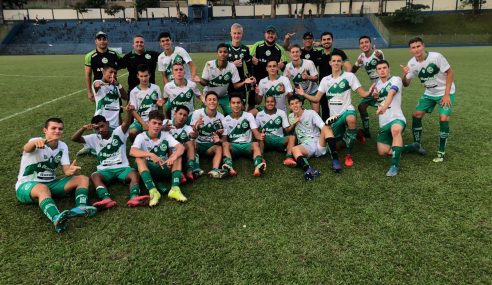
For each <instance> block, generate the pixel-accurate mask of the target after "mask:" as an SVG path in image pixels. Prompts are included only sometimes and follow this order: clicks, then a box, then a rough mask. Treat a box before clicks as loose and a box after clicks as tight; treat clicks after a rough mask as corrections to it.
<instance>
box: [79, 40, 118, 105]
mask: <svg viewBox="0 0 492 285" xmlns="http://www.w3.org/2000/svg"><path fill="white" fill-rule="evenodd" d="M95 43H96V49H94V50H91V51H90V52H88V53H87V54H86V55H85V60H84V65H85V68H84V73H85V86H86V88H87V97H88V98H89V100H90V101H94V92H93V90H92V81H93V80H98V79H101V78H102V77H103V67H104V66H105V65H111V66H114V67H117V66H118V61H119V60H120V58H121V55H120V54H119V53H117V52H115V51H113V50H110V49H109V48H108V35H107V34H106V33H105V32H102V31H99V32H98V33H97V34H96V40H95ZM92 75H94V78H92Z"/></svg>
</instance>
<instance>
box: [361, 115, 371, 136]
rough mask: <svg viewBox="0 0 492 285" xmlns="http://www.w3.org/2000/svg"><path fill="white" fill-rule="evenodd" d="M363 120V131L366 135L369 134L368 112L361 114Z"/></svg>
mask: <svg viewBox="0 0 492 285" xmlns="http://www.w3.org/2000/svg"><path fill="white" fill-rule="evenodd" d="M360 117H361V118H362V130H363V131H364V134H369V113H368V112H367V111H365V112H363V113H360Z"/></svg>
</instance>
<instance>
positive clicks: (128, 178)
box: [72, 105, 150, 209]
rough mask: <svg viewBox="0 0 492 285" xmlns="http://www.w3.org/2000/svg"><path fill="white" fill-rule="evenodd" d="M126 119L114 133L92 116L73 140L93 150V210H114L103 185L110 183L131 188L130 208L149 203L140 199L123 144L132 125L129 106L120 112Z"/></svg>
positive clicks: (145, 197) (136, 181)
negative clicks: (86, 133) (95, 163)
mask: <svg viewBox="0 0 492 285" xmlns="http://www.w3.org/2000/svg"><path fill="white" fill-rule="evenodd" d="M123 110H124V111H125V113H126V117H125V119H124V121H123V123H122V124H121V126H119V127H117V128H116V129H115V130H113V131H111V129H110V128H109V123H108V121H106V118H104V117H103V116H101V115H98V116H94V117H93V118H92V120H91V123H90V124H88V125H85V126H83V127H82V128H80V129H79V130H78V131H77V132H75V134H73V136H72V140H73V141H74V142H79V143H85V144H87V145H88V146H89V147H91V148H93V149H95V150H96V156H97V171H96V172H94V173H92V175H91V180H92V183H94V186H95V187H96V193H97V196H98V197H99V199H101V201H99V202H96V203H94V204H93V206H95V207H97V208H99V209H109V208H112V207H114V206H116V201H114V200H112V199H111V196H110V195H109V192H108V189H107V187H106V185H107V184H108V183H111V182H112V181H113V180H119V181H121V182H122V183H125V184H126V183H129V184H130V200H129V201H128V202H127V204H126V205H127V206H129V207H137V206H145V205H148V203H149V198H150V197H149V195H142V196H141V195H140V187H139V185H138V182H139V179H140V177H139V175H138V172H137V171H135V169H133V168H131V167H130V164H129V163H128V158H127V156H126V141H127V139H128V127H129V126H130V123H131V122H132V116H131V115H130V113H131V112H132V111H134V110H135V108H134V107H133V106H132V105H128V106H126V107H124V108H123ZM92 129H94V130H96V133H95V134H90V135H86V136H82V135H83V134H84V132H85V131H86V130H92Z"/></svg>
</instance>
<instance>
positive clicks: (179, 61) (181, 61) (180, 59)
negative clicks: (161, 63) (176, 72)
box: [174, 56, 183, 63]
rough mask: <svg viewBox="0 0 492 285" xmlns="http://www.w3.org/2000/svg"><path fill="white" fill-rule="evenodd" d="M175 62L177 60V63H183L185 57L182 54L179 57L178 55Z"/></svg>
mask: <svg viewBox="0 0 492 285" xmlns="http://www.w3.org/2000/svg"><path fill="white" fill-rule="evenodd" d="M174 62H176V63H183V59H182V58H181V57H180V56H178V57H176V59H175V60H174Z"/></svg>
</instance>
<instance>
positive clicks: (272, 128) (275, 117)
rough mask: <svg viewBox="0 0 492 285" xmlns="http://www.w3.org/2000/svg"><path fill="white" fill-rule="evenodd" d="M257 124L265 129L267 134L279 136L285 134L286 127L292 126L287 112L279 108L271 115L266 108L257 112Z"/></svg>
mask: <svg viewBox="0 0 492 285" xmlns="http://www.w3.org/2000/svg"><path fill="white" fill-rule="evenodd" d="M256 124H257V125H258V127H259V128H260V129H262V130H265V133H266V134H269V135H274V136H277V137H283V136H284V129H285V128H288V127H289V126H290V124H289V119H287V114H286V113H285V112H284V111H282V110H279V109H277V110H276V111H275V113H273V114H272V115H269V114H268V113H266V112H265V110H263V111H261V112H259V113H258V114H256Z"/></svg>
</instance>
